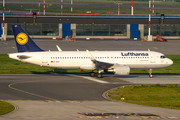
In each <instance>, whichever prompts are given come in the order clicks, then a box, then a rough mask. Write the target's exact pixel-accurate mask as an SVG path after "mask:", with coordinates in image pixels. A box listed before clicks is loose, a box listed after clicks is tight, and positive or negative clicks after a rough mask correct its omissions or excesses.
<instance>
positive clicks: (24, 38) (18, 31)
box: [12, 25, 43, 52]
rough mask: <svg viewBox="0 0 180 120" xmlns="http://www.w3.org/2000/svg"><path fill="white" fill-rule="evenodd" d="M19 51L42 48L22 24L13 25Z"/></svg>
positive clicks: (33, 50)
mask: <svg viewBox="0 0 180 120" xmlns="http://www.w3.org/2000/svg"><path fill="white" fill-rule="evenodd" d="M12 29H13V33H14V38H15V41H16V46H17V49H18V52H37V51H43V50H42V49H40V48H39V47H38V46H37V45H36V44H35V43H34V41H33V40H32V39H31V38H30V37H29V35H28V34H27V33H26V32H25V31H24V30H23V29H22V27H21V26H20V25H12Z"/></svg>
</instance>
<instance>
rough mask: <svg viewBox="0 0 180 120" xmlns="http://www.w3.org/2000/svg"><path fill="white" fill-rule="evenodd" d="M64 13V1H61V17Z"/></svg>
mask: <svg viewBox="0 0 180 120" xmlns="http://www.w3.org/2000/svg"><path fill="white" fill-rule="evenodd" d="M62 13H63V0H61V15H62Z"/></svg>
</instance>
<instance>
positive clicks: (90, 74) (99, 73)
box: [89, 70, 103, 78]
mask: <svg viewBox="0 0 180 120" xmlns="http://www.w3.org/2000/svg"><path fill="white" fill-rule="evenodd" d="M101 72H103V70H99V72H98V73H97V74H96V77H97V78H102V73H101ZM89 76H90V77H95V73H94V71H92V72H90V73H89Z"/></svg>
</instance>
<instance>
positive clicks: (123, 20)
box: [0, 15, 180, 39]
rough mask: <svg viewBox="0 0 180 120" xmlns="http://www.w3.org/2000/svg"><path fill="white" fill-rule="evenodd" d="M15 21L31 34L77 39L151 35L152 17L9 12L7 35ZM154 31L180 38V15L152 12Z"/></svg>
mask: <svg viewBox="0 0 180 120" xmlns="http://www.w3.org/2000/svg"><path fill="white" fill-rule="evenodd" d="M0 17H1V20H0V22H1V23H2V16H0ZM12 24H20V25H21V26H22V27H23V28H24V29H25V31H26V32H27V33H28V34H29V35H30V36H31V37H32V38H65V37H66V36H70V35H71V36H72V38H76V39H78V38H98V39H99V38H104V39H106V38H107V39H115V38H118V39H134V38H137V39H141V38H144V36H147V35H148V28H149V18H148V15H133V16H131V15H96V16H90V15H46V16H44V15H37V16H35V17H33V15H26V16H24V15H6V17H5V35H6V36H7V38H13V37H14V36H13V31H12V28H11V25H12ZM1 28H2V24H1ZM0 32H1V33H2V30H1V31H0ZM151 35H153V37H156V35H160V36H163V37H165V38H166V39H179V38H180V16H166V15H154V16H152V17H151Z"/></svg>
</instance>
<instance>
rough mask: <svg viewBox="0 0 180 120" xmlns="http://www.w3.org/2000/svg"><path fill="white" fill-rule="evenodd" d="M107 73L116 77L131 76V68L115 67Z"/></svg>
mask: <svg viewBox="0 0 180 120" xmlns="http://www.w3.org/2000/svg"><path fill="white" fill-rule="evenodd" d="M105 72H113V73H114V74H115V75H129V73H130V67H129V66H115V67H114V68H113V69H108V70H105Z"/></svg>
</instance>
